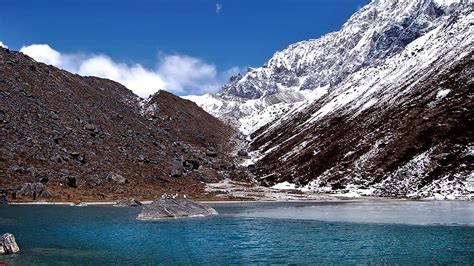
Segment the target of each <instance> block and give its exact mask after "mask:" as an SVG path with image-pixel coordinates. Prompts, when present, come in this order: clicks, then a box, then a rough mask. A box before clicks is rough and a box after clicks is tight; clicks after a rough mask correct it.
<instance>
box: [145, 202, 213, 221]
mask: <svg viewBox="0 0 474 266" xmlns="http://www.w3.org/2000/svg"><path fill="white" fill-rule="evenodd" d="M212 215H217V211H216V210H214V209H213V208H211V207H209V206H206V205H203V204H200V203H197V202H194V201H192V200H189V199H185V198H175V199H173V198H162V199H159V200H156V201H153V202H152V203H151V204H149V205H146V206H144V207H143V209H142V212H141V213H140V214H139V215H138V217H137V219H138V220H142V221H156V220H163V219H176V218H190V217H205V216H212Z"/></svg>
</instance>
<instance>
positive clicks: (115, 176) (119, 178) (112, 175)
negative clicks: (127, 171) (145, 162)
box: [107, 173, 127, 184]
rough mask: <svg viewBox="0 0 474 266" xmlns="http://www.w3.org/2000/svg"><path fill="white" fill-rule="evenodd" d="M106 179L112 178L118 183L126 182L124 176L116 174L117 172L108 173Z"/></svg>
mask: <svg viewBox="0 0 474 266" xmlns="http://www.w3.org/2000/svg"><path fill="white" fill-rule="evenodd" d="M107 179H109V180H113V181H115V182H117V183H119V184H125V183H127V179H126V178H125V177H123V175H121V174H117V173H109V174H108V175H107Z"/></svg>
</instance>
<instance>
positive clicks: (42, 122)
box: [0, 48, 233, 200]
mask: <svg viewBox="0 0 474 266" xmlns="http://www.w3.org/2000/svg"><path fill="white" fill-rule="evenodd" d="M155 110H157V112H155ZM0 125H1V129H0V187H2V188H6V189H7V190H8V191H9V193H11V192H14V191H18V190H20V188H22V186H24V184H25V183H27V182H28V183H42V186H41V187H42V188H38V186H33V187H30V188H27V189H26V190H24V191H23V192H22V193H18V196H19V197H20V196H21V195H23V194H24V196H25V198H26V199H30V198H29V197H30V196H32V194H35V196H38V197H39V196H40V195H42V196H43V197H44V198H45V199H58V200H59V199H83V200H87V199H101V198H103V199H113V198H123V197H127V196H140V197H142V198H153V197H156V196H159V195H161V193H163V192H168V193H169V192H173V193H174V192H177V191H181V192H182V193H187V194H191V195H200V194H201V180H202V179H212V178H214V177H215V176H217V170H215V169H213V167H212V166H213V163H214V161H215V160H218V159H219V160H223V161H226V160H227V159H228V158H227V157H226V156H225V155H224V154H225V151H226V150H225V148H226V146H228V145H227V144H228V139H229V138H230V137H231V135H232V134H233V131H232V130H231V129H230V128H229V127H228V126H226V125H225V124H223V123H222V122H220V121H219V120H218V119H216V118H214V117H212V116H210V115H208V114H206V113H205V112H204V111H203V110H201V109H200V108H199V107H198V106H197V105H195V104H194V103H192V102H190V101H187V100H183V99H181V98H179V97H176V96H174V95H171V94H169V93H165V92H159V93H157V94H156V95H154V96H153V97H152V98H151V99H150V100H148V101H143V100H142V99H140V98H139V97H138V96H136V95H134V94H133V93H132V92H131V91H130V90H128V89H126V88H125V87H124V86H122V85H120V84H118V83H116V82H113V81H110V80H106V79H100V78H94V77H81V76H79V75H74V74H71V73H68V72H66V71H62V70H59V69H57V68H55V67H52V66H47V65H45V64H40V63H37V62H35V61H34V60H32V59H31V58H29V57H27V56H25V55H23V54H21V53H18V52H12V51H9V50H7V49H3V48H0ZM209 149H211V150H213V153H215V154H216V155H214V154H212V157H209V156H208V155H206V151H208V150H209ZM187 160H188V161H192V162H193V164H192V165H190V163H189V162H187ZM229 164H230V163H229ZM193 166H194V167H193ZM214 168H215V167H214ZM172 173H173V177H171V174H172ZM31 190H33V191H31ZM35 190H38V191H36V192H35ZM44 191H47V193H43V192H44ZM42 193H43V194H42ZM51 194H52V195H51ZM51 197H52V198H51Z"/></svg>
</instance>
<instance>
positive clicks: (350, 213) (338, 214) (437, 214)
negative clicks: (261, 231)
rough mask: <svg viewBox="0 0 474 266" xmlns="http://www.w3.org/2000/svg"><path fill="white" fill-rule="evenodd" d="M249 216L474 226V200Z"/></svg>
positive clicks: (348, 205) (345, 205)
mask: <svg viewBox="0 0 474 266" xmlns="http://www.w3.org/2000/svg"><path fill="white" fill-rule="evenodd" d="M239 215H240V216H245V217H255V218H275V219H298V220H318V221H327V222H350V223H383V224H385V223H388V224H410V225H437V224H441V225H468V226H474V202H467V201H416V202H415V201H360V202H340V203H314V204H311V205H306V206H301V207H288V206H284V207H276V208H271V209H257V210H252V211H248V212H245V213H241V214H239Z"/></svg>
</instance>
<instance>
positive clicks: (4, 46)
mask: <svg viewBox="0 0 474 266" xmlns="http://www.w3.org/2000/svg"><path fill="white" fill-rule="evenodd" d="M0 47H3V48H8V46H6V45H5V44H4V43H3V42H2V41H0Z"/></svg>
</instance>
